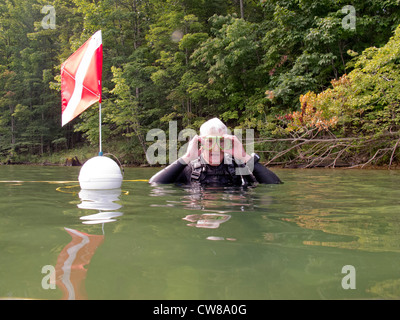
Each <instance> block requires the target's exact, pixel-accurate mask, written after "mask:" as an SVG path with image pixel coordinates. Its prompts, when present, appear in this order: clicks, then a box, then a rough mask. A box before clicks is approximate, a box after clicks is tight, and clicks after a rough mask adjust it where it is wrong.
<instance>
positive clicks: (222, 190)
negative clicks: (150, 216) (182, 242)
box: [150, 185, 270, 241]
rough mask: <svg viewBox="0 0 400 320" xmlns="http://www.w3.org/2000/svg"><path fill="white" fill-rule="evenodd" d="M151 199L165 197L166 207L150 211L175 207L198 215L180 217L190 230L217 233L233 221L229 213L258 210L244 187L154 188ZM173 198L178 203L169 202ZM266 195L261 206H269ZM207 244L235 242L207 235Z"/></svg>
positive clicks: (157, 186)
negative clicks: (196, 229)
mask: <svg viewBox="0 0 400 320" xmlns="http://www.w3.org/2000/svg"><path fill="white" fill-rule="evenodd" d="M150 195H151V196H153V197H164V196H165V197H166V203H165V204H151V205H150V206H152V207H176V208H183V209H186V210H191V211H199V212H200V213H191V214H187V215H185V216H183V217H182V220H185V221H188V222H189V223H187V224H186V225H187V226H189V227H196V228H204V229H218V228H219V227H220V226H221V225H222V224H224V223H226V222H227V221H229V220H230V219H231V218H232V213H235V212H236V213H245V212H252V211H254V210H255V207H256V206H257V205H256V204H255V203H256V202H257V200H259V199H258V197H257V196H256V194H255V193H254V190H253V188H243V187H209V186H207V187H201V186H195V187H191V186H184V187H181V186H172V185H153V186H152V189H151V191H150ZM172 195H179V196H178V200H169V199H168V197H169V198H170V197H171V196H172ZM269 202H270V199H269V197H268V195H264V197H263V201H262V203H264V204H267V205H268V204H269ZM206 239H207V240H229V241H236V239H235V238H233V237H221V236H214V235H209V236H207V237H206Z"/></svg>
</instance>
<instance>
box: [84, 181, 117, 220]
mask: <svg viewBox="0 0 400 320" xmlns="http://www.w3.org/2000/svg"><path fill="white" fill-rule="evenodd" d="M120 196H121V189H114V190H81V191H80V192H79V198H80V199H81V201H82V202H81V203H80V204H78V208H80V209H89V210H99V211H100V212H99V213H96V214H91V215H87V216H83V217H81V218H80V219H81V220H84V221H83V222H82V223H83V224H103V223H107V222H115V221H117V220H116V219H114V218H116V217H120V216H122V215H123V213H122V212H112V211H111V210H118V209H120V208H121V207H122V205H121V204H119V203H117V202H116V201H119V197H120ZM104 210H106V211H107V212H104ZM110 211H111V212H110Z"/></svg>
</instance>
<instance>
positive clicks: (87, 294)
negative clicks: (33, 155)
mask: <svg viewBox="0 0 400 320" xmlns="http://www.w3.org/2000/svg"><path fill="white" fill-rule="evenodd" d="M69 170H73V168H72V169H71V168H43V167H40V168H36V167H35V168H33V167H26V168H25V167H23V166H22V167H11V168H10V167H5V166H0V173H1V174H2V179H3V180H4V181H3V182H1V181H0V182H1V183H0V191H1V192H0V256H1V259H0V299H1V297H21V298H37V299H60V298H63V299H86V298H88V299H200V300H202V299H211V300H213V299H216V300H217V299H218V300H223V299H233V300H234V299H299V298H304V299H325V298H326V299H364V298H366V299H369V298H372V299H376V298H387V299H399V298H400V276H399V275H400V272H399V267H398V266H399V264H400V255H399V253H400V241H399V233H400V215H399V208H400V197H399V191H398V186H399V185H400V171H396V170H393V171H390V172H388V170H364V171H349V170H346V171H344V170H343V171H341V170H317V169H313V170H281V171H280V172H279V176H280V177H281V178H282V180H284V181H285V184H282V185H259V186H257V187H256V188H250V189H244V190H243V189H210V188H208V189H197V190H196V189H190V188H182V187H178V186H173V185H166V186H164V185H163V186H157V187H152V186H150V185H148V184H147V183H124V190H127V192H129V195H127V196H125V194H126V193H125V192H124V195H123V196H122V192H121V191H120V190H116V191H115V192H114V191H112V192H105V193H103V192H94V193H92V192H89V193H87V192H81V193H79V194H78V193H71V192H57V191H56V188H57V187H58V186H59V185H60V184H59V183H57V184H49V183H47V182H39V183H37V182H35V183H34V182H33V181H38V180H39V178H41V177H42V180H46V181H47V180H49V179H50V178H51V177H57V179H62V180H65V181H70V180H73V179H74V178H76V176H77V174H78V172H77V171H69ZM155 171H157V168H152V169H149V170H148V171H146V170H145V169H143V168H140V169H139V168H129V169H128V170H127V171H126V173H127V175H128V176H130V177H131V178H132V179H137V178H146V177H150V176H152V174H154V173H155ZM24 172H25V174H24ZM15 181H18V183H15ZM25 181H30V182H25ZM63 186H65V185H63ZM64 190H65V191H71V189H70V188H64ZM76 191H77V192H79V191H80V190H79V189H78V190H76ZM47 265H51V266H54V269H56V272H55V274H56V277H55V278H56V279H54V280H55V282H56V284H57V288H56V290H51V289H47V290H46V289H45V288H43V287H42V285H41V280H42V279H43V277H44V276H46V274H43V273H41V270H42V268H43V266H47ZM346 265H351V266H354V268H355V270H356V279H355V280H356V289H355V290H345V289H344V288H342V286H341V283H342V279H343V277H344V276H346V274H343V273H342V268H343V266H346ZM52 283H54V282H52ZM60 289H61V290H60Z"/></svg>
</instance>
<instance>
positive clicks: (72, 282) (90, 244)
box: [56, 189, 123, 300]
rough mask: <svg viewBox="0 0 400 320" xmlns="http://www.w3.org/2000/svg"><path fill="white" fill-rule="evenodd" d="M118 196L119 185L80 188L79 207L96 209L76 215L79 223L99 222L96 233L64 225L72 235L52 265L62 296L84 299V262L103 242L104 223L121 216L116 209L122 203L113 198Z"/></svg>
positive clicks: (87, 262)
mask: <svg viewBox="0 0 400 320" xmlns="http://www.w3.org/2000/svg"><path fill="white" fill-rule="evenodd" d="M120 196H121V189H115V190H81V191H80V192H79V198H80V200H81V203H80V204H78V208H80V209H89V210H97V211H99V212H97V213H95V214H90V215H85V216H82V217H80V219H81V220H82V223H83V224H86V225H87V224H90V225H96V224H100V225H101V226H102V231H101V234H100V235H96V234H90V233H86V232H82V231H79V230H75V229H71V228H64V229H65V231H66V232H67V233H68V234H69V235H70V236H71V237H72V240H71V242H70V243H68V244H67V245H66V246H65V247H64V248H63V250H62V251H61V252H60V254H59V255H58V259H57V265H56V285H57V286H58V287H59V288H60V289H61V291H62V292H63V297H62V299H63V300H86V299H87V293H86V289H85V279H86V273H87V271H88V265H89V264H90V261H91V259H92V257H93V255H94V254H95V252H96V250H97V249H98V248H99V247H100V246H101V244H102V243H103V242H104V239H105V234H104V223H108V222H114V221H116V219H115V218H116V217H119V216H122V215H123V213H122V212H116V211H112V210H118V209H120V208H121V207H122V206H121V205H120V204H118V203H116V201H118V200H119V198H120Z"/></svg>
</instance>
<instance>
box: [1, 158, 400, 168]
mask: <svg viewBox="0 0 400 320" xmlns="http://www.w3.org/2000/svg"><path fill="white" fill-rule="evenodd" d="M87 160H89V159H86V160H84V161H82V163H80V164H79V165H67V164H65V163H64V164H61V163H51V162H43V163H35V162H16V163H0V166H32V167H82V166H83V164H84V163H85V162H86V161H87ZM260 164H262V165H263V166H266V162H263V163H260ZM122 167H124V168H160V169H162V168H165V167H166V165H150V164H141V165H135V164H123V165H122ZM266 167H267V168H270V169H282V170H307V169H308V170H312V169H324V170H338V169H339V170H354V169H355V170H400V163H394V164H392V165H391V166H390V167H389V165H387V164H385V165H369V164H368V165H364V166H362V165H359V166H354V165H352V166H351V165H349V166H343V165H342V166H337V167H334V168H333V167H327V166H315V167H307V164H298V165H288V166H285V165H284V164H277V165H274V164H270V165H268V166H266Z"/></svg>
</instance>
